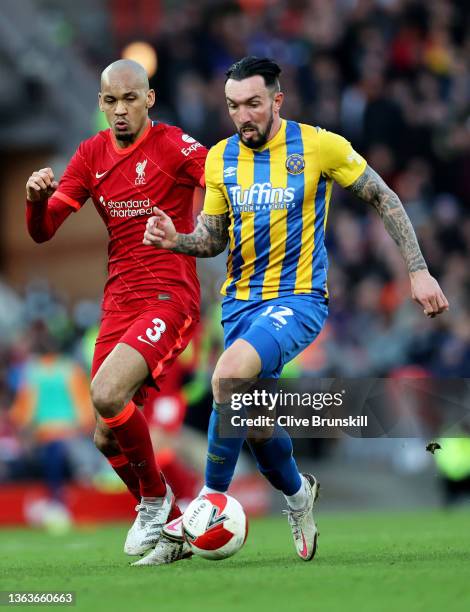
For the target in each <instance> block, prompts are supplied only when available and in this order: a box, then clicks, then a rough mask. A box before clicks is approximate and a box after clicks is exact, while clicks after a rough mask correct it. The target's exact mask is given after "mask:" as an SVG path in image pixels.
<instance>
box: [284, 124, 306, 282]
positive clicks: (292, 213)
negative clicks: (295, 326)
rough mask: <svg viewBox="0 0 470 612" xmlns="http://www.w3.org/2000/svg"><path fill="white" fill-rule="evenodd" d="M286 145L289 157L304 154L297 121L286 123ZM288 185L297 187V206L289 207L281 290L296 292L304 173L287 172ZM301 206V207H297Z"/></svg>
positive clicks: (300, 243)
mask: <svg viewBox="0 0 470 612" xmlns="http://www.w3.org/2000/svg"><path fill="white" fill-rule="evenodd" d="M286 147H287V150H286V152H287V157H289V155H292V154H293V153H298V154H299V155H303V154H304V145H303V141H302V132H301V131H300V126H299V124H298V123H296V122H295V121H288V122H287V125H286ZM286 172H287V170H286ZM287 187H293V188H294V189H295V205H296V206H295V208H294V207H292V206H291V207H289V209H288V211H287V232H286V233H287V235H286V246H287V245H289V250H286V253H285V255H284V261H283V262H282V270H281V279H280V283H279V292H280V293H281V292H282V293H285V292H292V293H293V292H294V289H295V279H296V273H297V266H298V263H299V257H300V250H301V247H302V206H303V201H304V189H305V179H304V173H303V172H302V173H301V174H296V175H294V174H290V173H289V172H288V173H287ZM297 207H299V208H300V210H299V208H297Z"/></svg>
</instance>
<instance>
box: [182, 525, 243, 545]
mask: <svg viewBox="0 0 470 612" xmlns="http://www.w3.org/2000/svg"><path fill="white" fill-rule="evenodd" d="M232 538H233V533H232V532H231V531H228V530H227V529H225V527H224V526H223V525H217V526H216V527H214V528H212V529H210V530H209V531H206V533H204V534H203V535H201V536H199V537H198V538H196V539H195V540H190V542H189V543H190V545H192V546H196V548H199V549H201V550H216V549H217V548H222V546H225V544H227V543H228V542H230V540H231V539H232Z"/></svg>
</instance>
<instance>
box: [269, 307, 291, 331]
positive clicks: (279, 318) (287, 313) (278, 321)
mask: <svg viewBox="0 0 470 612" xmlns="http://www.w3.org/2000/svg"><path fill="white" fill-rule="evenodd" d="M275 308H276V310H274V309H275ZM293 314H294V311H293V310H292V308H288V307H287V306H268V307H267V308H266V310H265V311H264V312H263V314H262V315H261V316H262V317H270V318H271V319H274V320H275V323H274V326H275V327H277V328H278V329H280V327H281V325H286V324H287V319H286V317H291V316H292V315H293Z"/></svg>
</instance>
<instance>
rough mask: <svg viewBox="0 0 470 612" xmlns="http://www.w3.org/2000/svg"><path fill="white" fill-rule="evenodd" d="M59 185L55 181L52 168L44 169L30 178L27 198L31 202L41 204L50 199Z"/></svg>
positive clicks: (27, 186)
mask: <svg viewBox="0 0 470 612" xmlns="http://www.w3.org/2000/svg"><path fill="white" fill-rule="evenodd" d="M58 185H59V183H58V182H57V181H55V180H54V173H53V172H52V170H51V169H50V168H42V169H41V170H38V171H37V172H33V174H32V175H31V176H30V177H29V179H28V182H27V183H26V198H27V199H28V200H29V201H30V202H41V201H44V200H47V198H50V197H51V196H52V194H53V193H54V191H55V190H56V189H57V187H58Z"/></svg>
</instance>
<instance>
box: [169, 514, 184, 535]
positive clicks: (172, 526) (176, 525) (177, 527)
mask: <svg viewBox="0 0 470 612" xmlns="http://www.w3.org/2000/svg"><path fill="white" fill-rule="evenodd" d="M182 521H183V517H181V519H175V520H174V521H172V522H171V523H167V524H166V525H165V529H166V530H167V531H175V532H176V531H181V523H182Z"/></svg>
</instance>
